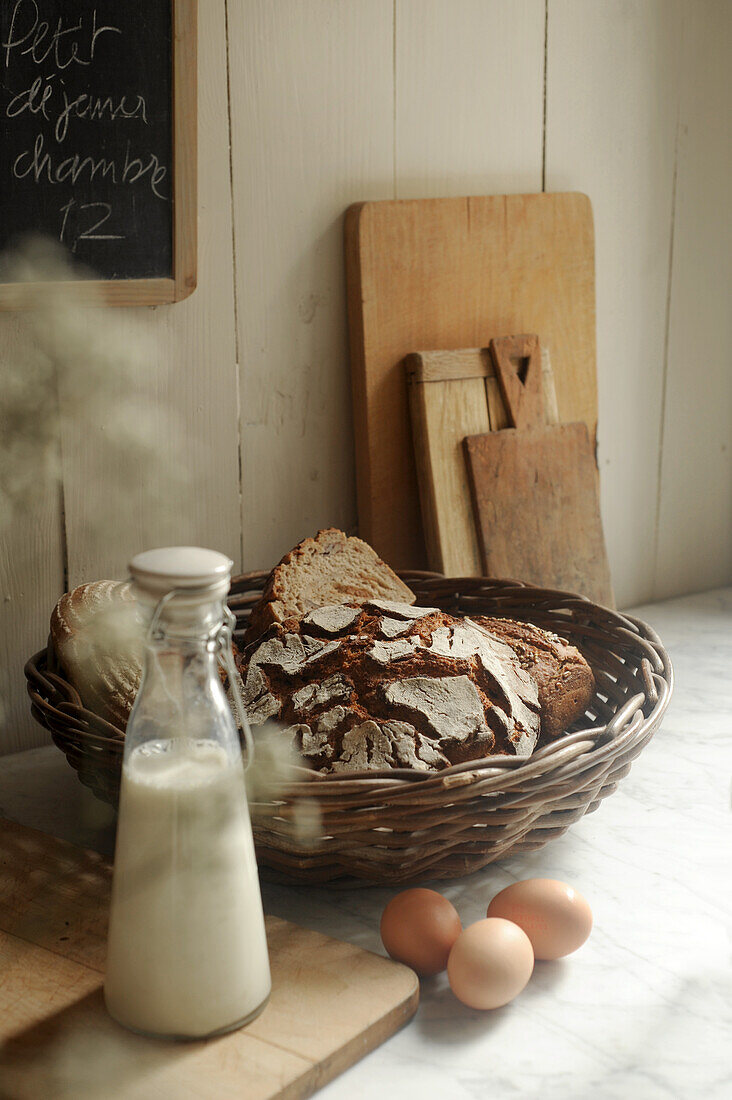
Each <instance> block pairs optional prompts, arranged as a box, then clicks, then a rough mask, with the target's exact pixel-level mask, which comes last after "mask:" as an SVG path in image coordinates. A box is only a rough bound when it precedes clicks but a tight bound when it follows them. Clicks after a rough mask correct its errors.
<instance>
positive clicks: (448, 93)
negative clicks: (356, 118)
mask: <svg viewBox="0 0 732 1100" xmlns="http://www.w3.org/2000/svg"><path fill="white" fill-rule="evenodd" d="M395 16H396V20H395V51H394V56H395V69H396V99H395V105H394V106H395V118H396V135H395V138H396V140H395V147H394V156H395V175H394V178H395V195H394V197H395V198H399V199H412V198H433V197H438V196H456V195H466V194H472V195H476V194H488V195H490V194H503V193H506V192H522V191H541V161H542V114H543V79H544V0H457V2H455V0H397V3H396V5H395ZM382 197H388V196H382Z"/></svg>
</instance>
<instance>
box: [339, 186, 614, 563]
mask: <svg viewBox="0 0 732 1100" xmlns="http://www.w3.org/2000/svg"><path fill="white" fill-rule="evenodd" d="M346 271H347V278H348V309H349V323H350V332H351V364H352V378H353V393H354V418H355V431H356V464H357V484H358V510H359V530H360V534H361V535H362V537H363V538H365V539H367V540H368V541H369V542H371V543H372V545H373V546H374V547H375V548H376V550H377V551H378V552H379V553H380V554H381V555H382V556H383V557H384V558H385V559H386V561H387V562H389V564H390V565H392V566H394V567H397V568H420V567H424V566H425V565H426V554H425V547H424V539H423V536H422V526H421V521H420V509H419V497H418V492H417V481H416V474H415V467H414V458H413V449H412V440H411V433H410V424H409V410H408V404H407V386H406V381H405V377H404V370H403V367H402V366H401V362H402V360H403V359H404V357H405V356H406V355H408V354H409V353H410V352H413V351H417V350H418V349H420V348H433V349H452V348H481V347H485V345H486V344H487V343H488V341H489V340H490V339H491V338H492V337H494V336H496V335H500V334H503V333H508V332H538V333H541V337H542V342H543V343H544V344H545V345H546V346H547V347H548V348H549V350H550V353H551V362H552V370H553V373H554V380H555V384H556V392H557V403H558V410H559V419H560V420H561V421H564V422H566V421H573V420H583V421H584V422H585V423H586V424H587V427H588V432H589V437H590V441H591V444H592V445H593V446H594V442H595V434H596V428H597V383H596V361H595V359H596V352H595V251H594V230H593V223H592V208H591V206H590V201H589V199H588V198H587V196H586V195H581V194H573V193H568V194H556V195H546V194H539V195H497V196H490V197H485V196H483V197H477V198H462V199H418V200H401V201H384V202H366V203H360V204H358V205H357V206H354V207H351V209H350V210H349V211H348V214H347V217H346Z"/></svg>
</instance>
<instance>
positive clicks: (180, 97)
mask: <svg viewBox="0 0 732 1100" xmlns="http://www.w3.org/2000/svg"><path fill="white" fill-rule="evenodd" d="M170 4H171V12H172V26H173V102H172V125H173V274H172V278H169V279H168V278H158V279H104V280H96V279H84V280H79V281H78V282H75V283H73V286H74V288H75V289H76V288H78V292H79V297H80V298H81V299H82V300H84V299H88V300H89V301H90V302H100V301H101V302H103V303H104V304H106V305H113V306H152V305H164V304H167V303H170V302H179V301H181V300H182V299H183V298H187V297H188V295H189V294H192V293H193V291H194V290H195V289H196V282H197V260H198V0H170ZM40 285H42V284H38V283H34V284H28V283H0V310H12V309H23V308H25V307H27V306H28V305H29V304H30V301H31V297H32V291H34V290H37V289H38V288H39V286H40Z"/></svg>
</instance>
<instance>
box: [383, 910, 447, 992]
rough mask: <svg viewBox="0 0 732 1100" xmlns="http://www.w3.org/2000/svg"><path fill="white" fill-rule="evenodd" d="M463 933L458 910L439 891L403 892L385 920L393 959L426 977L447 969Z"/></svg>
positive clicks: (385, 941) (385, 934) (387, 944)
mask: <svg viewBox="0 0 732 1100" xmlns="http://www.w3.org/2000/svg"><path fill="white" fill-rule="evenodd" d="M461 929H462V924H461V923H460V917H459V916H458V915H457V910H456V909H455V906H454V905H453V904H452V902H450V901H448V900H447V898H444V897H443V896H442V894H438V893H437V891H436V890H424V889H415V890H403V891H402V893H401V894H397V895H396V897H394V898H392V899H391V901H390V902H389V904H388V905H387V907H386V909H385V910H384V912H383V914H382V916H381V939H382V941H383V944H384V947H385V948H386V950H387V951H388V952H389V954H390V955H391V957H392V959H397V960H398V961H399V962H403V963H406V964H407V966H411V967H412V969H413V970H416V971H417V973H418V974H420V975H421V976H422V977H427V976H428V975H430V974H439V972H440V971H441V970H444V969H445V967H446V966H447V957H448V955H449V954H450V949H451V947H452V945H453V944H454V943H455V940H456V939H457V938H458V936H459V935H460V932H461Z"/></svg>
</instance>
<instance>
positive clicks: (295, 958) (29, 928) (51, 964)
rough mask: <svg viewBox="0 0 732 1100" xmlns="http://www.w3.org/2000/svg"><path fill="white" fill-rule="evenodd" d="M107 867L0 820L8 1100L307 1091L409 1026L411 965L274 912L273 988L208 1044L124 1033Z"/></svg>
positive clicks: (2, 1068) (0, 1015)
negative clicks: (247, 1017)
mask: <svg viewBox="0 0 732 1100" xmlns="http://www.w3.org/2000/svg"><path fill="white" fill-rule="evenodd" d="M110 881H111V868H110V866H109V864H108V863H106V861H105V860H104V859H102V857H101V856H99V855H97V854H96V853H93V852H87V851H83V850H82V849H79V848H75V847H73V846H72V845H70V844H67V843H66V842H65V841H61V840H56V839H54V838H52V837H48V836H45V835H44V834H42V833H37V832H35V831H34V830H31V829H27V828H25V827H23V826H20V825H15V824H12V823H11V822H8V821H4V820H1V819H0V1097H2V1100H40V1098H43V1100H61V1098H63V1100H67V1098H68V1100H80V1098H82V1097H83V1100H118V1098H119V1100H132V1098H134V1100H194V1098H199V1097H209V1096H210V1097H216V1100H229V1098H231V1100H234V1098H235V1097H236V1100H270V1098H275V1097H277V1098H287V1100H299V1098H301V1097H306V1096H310V1095H312V1093H313V1092H315V1091H316V1090H317V1089H318V1088H320V1087H321V1086H322V1085H324V1084H326V1083H327V1082H328V1081H330V1080H332V1079H333V1078H334V1077H336V1076H337V1075H338V1074H339V1073H342V1072H343V1070H345V1069H347V1068H348V1066H350V1065H352V1064H353V1063H354V1062H356V1061H358V1060H359V1059H360V1058H362V1057H363V1056H364V1055H365V1054H368V1052H369V1051H371V1050H373V1049H374V1047H376V1046H378V1045H379V1043H382V1042H383V1041H384V1040H385V1039H387V1038H388V1037H389V1036H390V1035H392V1034H393V1033H394V1032H395V1031H397V1030H398V1028H399V1027H401V1026H402V1025H403V1024H404V1023H406V1022H407V1020H409V1019H410V1018H411V1016H412V1015H413V1014H414V1012H415V1011H416V1009H417V1003H418V999H419V985H418V981H417V977H416V975H415V974H414V973H413V972H412V971H411V970H409V969H408V968H407V967H406V966H402V965H401V964H399V963H395V962H392V961H391V960H390V959H385V958H382V957H381V956H379V955H375V954H373V953H372V952H370V951H364V950H363V949H362V948H359V947H354V946H353V945H351V944H348V943H342V942H340V941H339V940H334V939H331V938H330V937H328V936H323V935H320V934H319V933H317V932H311V931H308V930H307V929H305V928H300V927H299V926H298V925H295V924H291V923H289V922H288V921H284V920H279V919H277V918H275V917H267V940H268V943H269V951H270V962H271V967H272V996H271V999H270V1002H269V1004H268V1005H267V1007H266V1008H265V1010H264V1012H263V1013H262V1015H261V1016H259V1017H258V1019H256V1020H254V1021H253V1022H252V1023H251V1024H249V1025H248V1026H247V1027H245V1028H241V1029H240V1030H239V1031H234V1032H232V1033H231V1034H229V1035H224V1036H222V1037H221V1038H218V1039H213V1040H209V1041H207V1042H193V1043H172V1042H161V1041H157V1040H152V1039H145V1038H143V1037H142V1036H138V1035H133V1034H132V1033H131V1032H128V1031H126V1030H125V1029H124V1028H122V1027H120V1026H119V1025H118V1024H116V1023H114V1021H113V1020H112V1019H111V1018H110V1017H109V1016H108V1015H107V1012H106V1010H105V1008H104V1002H103V999H102V979H103V973H104V955H105V947H106V926H107V912H108V907H109V886H110Z"/></svg>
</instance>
